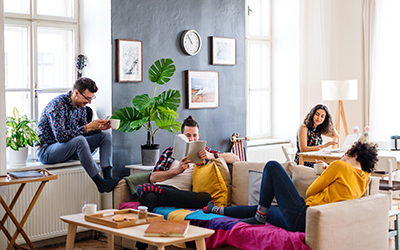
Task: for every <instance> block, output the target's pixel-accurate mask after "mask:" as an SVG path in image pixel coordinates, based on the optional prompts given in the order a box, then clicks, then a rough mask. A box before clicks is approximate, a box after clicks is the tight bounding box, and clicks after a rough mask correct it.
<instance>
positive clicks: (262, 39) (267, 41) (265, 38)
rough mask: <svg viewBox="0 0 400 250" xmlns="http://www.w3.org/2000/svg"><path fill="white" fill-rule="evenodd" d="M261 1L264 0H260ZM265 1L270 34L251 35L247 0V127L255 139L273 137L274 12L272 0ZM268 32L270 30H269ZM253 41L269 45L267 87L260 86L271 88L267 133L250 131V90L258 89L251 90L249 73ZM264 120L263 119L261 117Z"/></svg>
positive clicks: (248, 1)
mask: <svg viewBox="0 0 400 250" xmlns="http://www.w3.org/2000/svg"><path fill="white" fill-rule="evenodd" d="M259 1H262V0H259ZM265 1H267V4H268V12H269V13H268V19H269V27H268V29H269V30H268V31H269V34H267V35H266V36H255V35H250V34H249V24H250V22H249V13H250V12H251V11H250V9H251V8H250V6H249V3H250V0H246V1H245V12H246V13H245V22H246V111H247V112H246V114H247V115H246V127H247V131H246V132H247V135H248V136H250V137H251V138H253V139H265V138H271V137H272V129H273V128H272V121H271V120H272V82H271V79H272V76H271V73H272V55H271V52H272V43H271V41H272V39H271V36H272V35H271V33H272V24H271V22H272V18H271V16H272V12H271V6H272V5H271V0H265ZM267 33H268V32H267ZM252 42H254V43H257V44H265V45H267V47H268V50H269V51H268V55H269V56H268V59H267V60H268V68H267V69H266V70H267V71H268V78H267V79H266V81H267V86H265V87H263V88H259V90H260V91H262V90H265V89H267V90H269V93H268V99H269V105H268V109H269V110H268V114H269V117H267V121H268V124H267V125H266V126H267V131H266V132H265V133H261V134H252V133H251V131H250V117H251V112H252V111H251V109H250V101H249V95H250V91H253V92H254V91H256V90H250V76H249V73H250V70H249V68H250V65H251V63H250V61H249V56H250V53H249V51H250V48H249V46H250V44H251V43H252ZM261 120H262V119H261Z"/></svg>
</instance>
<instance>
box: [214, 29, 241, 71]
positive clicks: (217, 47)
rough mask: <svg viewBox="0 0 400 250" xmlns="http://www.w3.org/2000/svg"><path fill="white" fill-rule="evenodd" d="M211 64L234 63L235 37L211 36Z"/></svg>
mask: <svg viewBox="0 0 400 250" xmlns="http://www.w3.org/2000/svg"><path fill="white" fill-rule="evenodd" d="M211 64H212V65H236V39H235V38H229V37H217V36H212V37H211Z"/></svg>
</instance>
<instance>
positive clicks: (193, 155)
mask: <svg viewBox="0 0 400 250" xmlns="http://www.w3.org/2000/svg"><path fill="white" fill-rule="evenodd" d="M205 148H206V141H191V142H190V141H189V140H188V139H187V137H186V136H185V135H183V134H179V135H176V136H175V140H174V152H173V154H172V157H173V158H174V159H175V160H177V161H180V160H182V158H183V157H185V156H189V158H188V159H189V160H191V161H192V162H193V163H202V162H203V160H202V159H200V158H199V156H198V155H197V153H198V152H199V151H201V150H203V149H205Z"/></svg>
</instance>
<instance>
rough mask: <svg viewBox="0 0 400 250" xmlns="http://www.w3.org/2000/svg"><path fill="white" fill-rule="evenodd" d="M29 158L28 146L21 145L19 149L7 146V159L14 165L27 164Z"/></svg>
mask: <svg viewBox="0 0 400 250" xmlns="http://www.w3.org/2000/svg"><path fill="white" fill-rule="evenodd" d="M26 159H28V147H21V148H19V149H18V150H17V151H15V150H12V149H11V148H10V147H8V148H7V160H8V162H9V164H10V165H12V166H25V165H26Z"/></svg>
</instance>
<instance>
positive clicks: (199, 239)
mask: <svg viewBox="0 0 400 250" xmlns="http://www.w3.org/2000/svg"><path fill="white" fill-rule="evenodd" d="M112 211H116V210H115V209H110V210H103V211H99V212H112ZM84 217H85V216H84V215H83V214H82V213H80V214H72V215H65V216H61V217H60V219H61V220H62V221H64V222H66V223H68V224H69V225H68V234H67V242H66V247H65V249H66V250H72V249H73V247H74V243H75V234H76V229H77V227H78V226H82V227H86V228H89V229H92V230H96V231H100V232H103V233H106V234H107V242H108V249H109V250H113V249H114V236H119V237H122V238H126V239H131V240H135V241H139V242H143V243H147V244H149V245H154V246H157V249H158V250H164V249H165V247H166V246H169V245H172V244H177V243H184V242H188V241H193V240H194V241H195V242H196V249H197V250H206V241H205V238H207V237H209V236H211V235H212V234H213V233H214V230H211V229H207V228H202V227H197V226H192V225H190V226H189V230H188V232H187V233H186V235H185V237H144V231H145V230H146V228H147V227H148V224H143V225H139V226H133V227H125V228H113V227H108V226H103V225H100V224H96V223H92V222H88V221H86V220H85V218H84Z"/></svg>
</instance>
